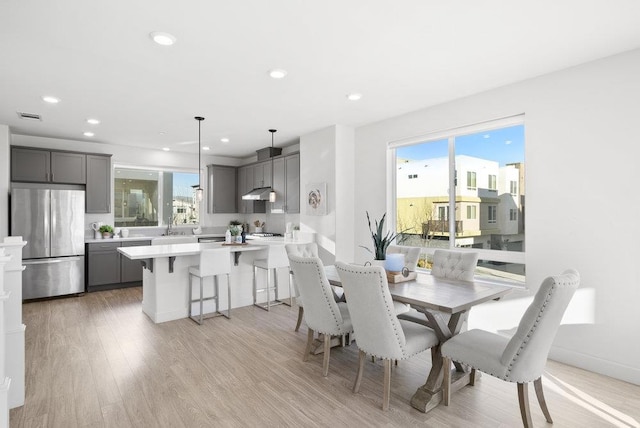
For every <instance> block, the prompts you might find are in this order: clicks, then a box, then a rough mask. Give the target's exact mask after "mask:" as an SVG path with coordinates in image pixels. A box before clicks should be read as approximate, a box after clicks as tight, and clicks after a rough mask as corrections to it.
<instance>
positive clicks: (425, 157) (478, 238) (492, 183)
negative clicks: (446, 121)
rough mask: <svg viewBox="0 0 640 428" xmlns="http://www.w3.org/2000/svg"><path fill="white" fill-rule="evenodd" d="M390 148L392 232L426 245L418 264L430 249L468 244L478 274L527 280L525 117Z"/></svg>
mask: <svg viewBox="0 0 640 428" xmlns="http://www.w3.org/2000/svg"><path fill="white" fill-rule="evenodd" d="M390 148H391V150H392V151H393V154H394V157H393V158H394V159H395V166H396V173H395V176H394V178H393V179H394V180H395V184H396V186H395V191H396V198H395V207H394V208H395V209H394V210H393V212H395V216H396V231H397V232H402V235H401V236H402V241H401V244H402V245H411V246H421V247H424V248H425V251H424V254H425V255H424V257H423V258H424V259H426V260H423V261H422V263H421V265H422V266H424V267H429V262H428V259H429V257H430V256H429V255H430V254H431V253H432V252H433V249H435V248H456V247H464V248H473V249H475V250H477V251H478V252H479V253H480V262H479V268H478V271H477V273H480V274H484V275H488V276H493V277H502V278H506V279H509V280H515V281H524V250H525V233H524V222H523V221H522V219H523V218H524V210H525V203H524V201H525V198H524V196H525V195H524V191H523V190H524V171H525V169H524V124H523V117H516V118H508V119H504V120H499V121H494V122H491V123H484V124H480V125H475V126H469V127H465V128H463V129H456V130H451V131H448V132H442V133H438V134H434V135H427V136H424V138H422V139H417V140H413V141H410V142H407V141H403V142H401V143H391V144H390ZM410 176H416V177H418V178H415V179H411V180H409V179H407V177H410ZM459 177H462V180H464V181H463V182H459V179H458V178H459Z"/></svg>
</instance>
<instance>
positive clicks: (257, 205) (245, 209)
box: [237, 165, 266, 214]
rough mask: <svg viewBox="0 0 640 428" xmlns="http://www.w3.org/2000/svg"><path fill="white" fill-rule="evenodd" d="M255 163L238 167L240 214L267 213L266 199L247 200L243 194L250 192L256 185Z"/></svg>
mask: <svg viewBox="0 0 640 428" xmlns="http://www.w3.org/2000/svg"><path fill="white" fill-rule="evenodd" d="M254 167H255V165H247V166H243V167H239V168H238V174H237V176H238V212H239V213H240V214H254V213H256V214H257V213H265V212H266V205H265V201H245V200H243V199H242V195H244V194H246V193H249V192H250V191H251V190H253V189H254V188H255V187H254V186H255V181H254V176H255V168H254Z"/></svg>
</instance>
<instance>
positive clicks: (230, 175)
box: [207, 165, 238, 214]
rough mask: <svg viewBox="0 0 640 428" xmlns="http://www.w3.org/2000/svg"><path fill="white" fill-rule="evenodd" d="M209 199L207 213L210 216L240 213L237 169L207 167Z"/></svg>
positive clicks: (220, 166) (230, 167)
mask: <svg viewBox="0 0 640 428" xmlns="http://www.w3.org/2000/svg"><path fill="white" fill-rule="evenodd" d="M207 182H208V198H207V212H208V213H210V214H219V213H236V212H238V209H237V206H236V202H237V199H236V198H237V194H238V193H237V188H236V168H235V167H233V166H226V165H208V166H207Z"/></svg>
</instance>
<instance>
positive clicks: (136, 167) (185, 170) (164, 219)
mask: <svg viewBox="0 0 640 428" xmlns="http://www.w3.org/2000/svg"><path fill="white" fill-rule="evenodd" d="M118 169H132V170H142V171H155V172H158V173H161V174H159V175H158V189H161V188H162V187H163V186H164V173H165V172H167V173H183V174H194V175H198V173H199V171H198V170H195V169H193V168H181V167H157V166H148V165H137V164H136V165H130V164H123V163H116V164H114V165H113V173H112V174H111V175H112V179H111V186H112V188H113V189H114V191H115V180H116V178H118V177H117V174H116V170H118ZM200 180H202V177H200ZM172 202H173V201H172ZM204 204H205V200H204V198H203V200H202V201H199V204H198V220H199V222H198V223H187V224H184V225H183V224H179V225H174V226H175V227H182V226H188V227H194V226H198V225H201V224H202V212H203V211H202V207H203V206H205V205H204ZM163 207H164V195H163V192H161V191H158V219H159V221H158V225H157V226H156V225H153V226H127V227H129V228H131V227H135V228H136V229H137V228H158V227H167V218H168V217H167V215H166V214H165V212H164V210H163ZM113 221H114V225H115V213H114V219H113Z"/></svg>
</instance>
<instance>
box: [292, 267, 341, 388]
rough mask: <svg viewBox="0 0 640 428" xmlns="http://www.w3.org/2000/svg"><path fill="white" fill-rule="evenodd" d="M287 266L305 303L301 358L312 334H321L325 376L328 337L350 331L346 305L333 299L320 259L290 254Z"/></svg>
mask: <svg viewBox="0 0 640 428" xmlns="http://www.w3.org/2000/svg"><path fill="white" fill-rule="evenodd" d="M289 265H290V267H291V270H292V271H293V276H294V277H295V278H296V282H297V284H298V291H299V292H300V297H301V298H302V301H303V303H304V305H305V311H304V321H305V323H306V324H307V346H306V349H305V351H304V357H303V358H302V360H303V361H307V360H308V359H309V353H310V352H311V348H312V346H313V335H314V333H316V332H317V333H319V334H322V335H324V349H323V351H324V359H323V363H322V375H323V376H327V374H328V373H329V354H330V352H331V337H332V336H341V337H343V336H345V335H347V334H351V333H352V332H353V328H352V325H351V317H350V315H349V310H348V308H347V304H346V303H345V302H336V301H335V299H334V297H333V291H332V289H331V285H330V284H329V281H328V280H327V276H326V274H325V271H324V265H323V264H322V261H321V260H320V258H318V257H300V256H296V255H291V256H289Z"/></svg>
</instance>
